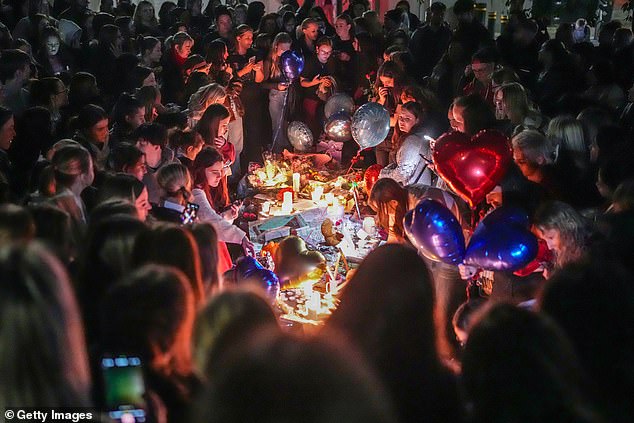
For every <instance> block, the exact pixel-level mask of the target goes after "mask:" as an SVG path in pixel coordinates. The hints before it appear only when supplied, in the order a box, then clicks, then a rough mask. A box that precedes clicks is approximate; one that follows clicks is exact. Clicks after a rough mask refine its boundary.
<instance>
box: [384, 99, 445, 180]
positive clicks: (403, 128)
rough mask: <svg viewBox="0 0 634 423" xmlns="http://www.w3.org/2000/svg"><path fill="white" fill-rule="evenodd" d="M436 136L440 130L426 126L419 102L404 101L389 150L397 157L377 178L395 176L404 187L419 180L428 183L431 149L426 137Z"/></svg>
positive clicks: (392, 177) (429, 178) (430, 175)
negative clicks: (394, 152)
mask: <svg viewBox="0 0 634 423" xmlns="http://www.w3.org/2000/svg"><path fill="white" fill-rule="evenodd" d="M438 135H440V132H438V131H434V129H433V128H430V127H426V125H425V122H424V113H423V109H422V107H421V105H420V104H419V103H416V102H414V101H410V102H407V103H405V104H403V106H402V107H401V109H400V113H399V114H398V125H397V127H396V128H395V130H394V136H393V139H392V149H393V150H395V151H396V152H397V153H396V160H395V163H394V164H392V165H389V166H387V167H385V168H383V170H381V173H380V174H379V177H381V178H391V179H394V180H395V181H396V182H399V183H401V184H402V185H404V186H407V185H412V184H418V183H420V184H425V185H431V184H432V172H431V170H430V169H429V163H430V161H431V148H430V146H429V139H428V138H429V137H432V138H435V137H437V136H438ZM425 137H428V138H425Z"/></svg>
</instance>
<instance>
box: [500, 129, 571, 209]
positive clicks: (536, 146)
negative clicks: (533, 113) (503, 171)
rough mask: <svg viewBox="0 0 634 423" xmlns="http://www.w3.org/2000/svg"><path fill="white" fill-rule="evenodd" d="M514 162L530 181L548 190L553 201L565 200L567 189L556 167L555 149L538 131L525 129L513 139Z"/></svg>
mask: <svg viewBox="0 0 634 423" xmlns="http://www.w3.org/2000/svg"><path fill="white" fill-rule="evenodd" d="M511 143H512V146H513V160H514V161H515V164H516V165H517V167H518V168H519V169H520V171H521V172H522V175H524V177H525V178H526V179H528V180H529V181H532V182H535V183H537V184H539V185H541V186H542V187H544V189H545V190H546V192H547V193H548V194H549V195H550V197H551V198H553V199H558V200H560V199H562V198H565V187H564V186H563V183H562V180H561V178H559V177H558V175H557V172H556V168H555V166H554V156H555V151H554V150H555V148H554V146H553V145H552V143H551V142H550V140H549V139H548V138H546V137H545V136H544V134H542V133H541V132H539V131H537V130H536V129H525V130H523V131H521V132H519V133H518V134H516V135H514V136H513V138H512V139H511Z"/></svg>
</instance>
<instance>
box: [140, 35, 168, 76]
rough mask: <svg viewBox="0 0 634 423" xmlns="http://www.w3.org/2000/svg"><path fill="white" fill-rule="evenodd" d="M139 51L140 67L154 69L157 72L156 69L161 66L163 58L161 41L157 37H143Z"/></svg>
mask: <svg viewBox="0 0 634 423" xmlns="http://www.w3.org/2000/svg"><path fill="white" fill-rule="evenodd" d="M139 51H140V53H139V59H140V60H141V63H140V65H141V66H145V67H148V68H150V69H154V71H155V72H156V67H157V66H160V63H161V57H162V56H163V50H162V48H161V41H160V40H159V39H158V38H156V37H143V38H141V40H140V42H139Z"/></svg>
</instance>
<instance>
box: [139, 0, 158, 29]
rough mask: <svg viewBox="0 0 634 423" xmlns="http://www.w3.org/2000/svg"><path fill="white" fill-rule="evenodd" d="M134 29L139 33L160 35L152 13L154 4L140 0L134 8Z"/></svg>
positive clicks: (156, 21)
mask: <svg viewBox="0 0 634 423" xmlns="http://www.w3.org/2000/svg"><path fill="white" fill-rule="evenodd" d="M132 20H133V21H134V29H135V31H136V33H137V34H139V35H153V36H159V35H162V34H161V31H160V30H159V23H158V20H157V19H156V15H155V13H154V6H153V5H152V3H151V2H149V1H147V0H141V1H140V2H139V4H137V6H136V9H135V10H134V16H133V17H132Z"/></svg>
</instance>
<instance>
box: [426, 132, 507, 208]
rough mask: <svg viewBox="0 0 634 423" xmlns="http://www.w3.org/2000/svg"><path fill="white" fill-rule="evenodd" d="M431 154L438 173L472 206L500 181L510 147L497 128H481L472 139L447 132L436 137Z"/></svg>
mask: <svg viewBox="0 0 634 423" xmlns="http://www.w3.org/2000/svg"><path fill="white" fill-rule="evenodd" d="M432 157H433V160H434V166H435V167H436V172H437V173H438V175H439V176H440V177H441V178H442V179H443V180H444V181H445V182H447V184H449V186H450V187H451V189H453V190H454V191H455V192H456V193H457V194H458V195H460V197H462V198H463V199H464V200H465V201H467V202H468V203H469V205H470V206H471V208H475V206H476V205H477V204H478V203H480V201H482V200H484V198H485V197H486V195H487V194H488V193H489V192H491V190H492V189H493V188H495V186H496V185H498V184H499V182H500V180H501V179H502V177H503V176H504V174H505V173H506V170H507V169H508V166H509V164H510V163H511V160H512V159H513V150H512V149H511V146H510V143H509V139H508V138H507V137H506V136H505V135H504V134H502V133H501V132H498V131H493V130H483V131H480V132H478V133H477V134H476V135H474V136H473V137H472V138H469V136H468V135H466V134H464V133H462V132H449V133H447V134H444V135H442V136H441V137H440V138H438V139H437V140H436V144H435V146H434V153H433V156H432Z"/></svg>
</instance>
